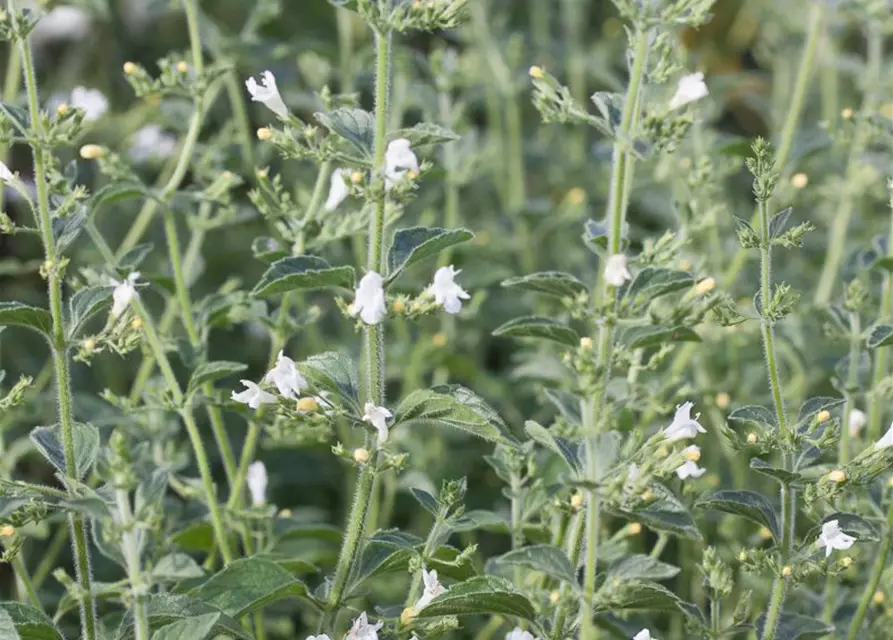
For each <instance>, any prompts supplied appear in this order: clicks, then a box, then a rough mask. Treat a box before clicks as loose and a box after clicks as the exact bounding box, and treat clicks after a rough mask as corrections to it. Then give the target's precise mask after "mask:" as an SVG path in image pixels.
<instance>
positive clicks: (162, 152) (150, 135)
mask: <svg viewBox="0 0 893 640" xmlns="http://www.w3.org/2000/svg"><path fill="white" fill-rule="evenodd" d="M176 150H177V138H176V137H175V136H172V135H171V134H169V133H166V132H165V131H164V129H162V128H161V126H160V125H157V124H147V125H146V126H145V127H142V128H141V129H139V130H138V131H137V132H136V133H135V134H133V140H131V142H130V152H129V153H130V157H131V158H132V159H133V161H134V162H146V161H147V160H150V159H152V158H167V157H170V156H172V155H173V154H174V152H175V151H176Z"/></svg>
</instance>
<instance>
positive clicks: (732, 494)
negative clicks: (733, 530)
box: [697, 491, 778, 540]
mask: <svg viewBox="0 0 893 640" xmlns="http://www.w3.org/2000/svg"><path fill="white" fill-rule="evenodd" d="M697 506H698V507H700V508H702V509H715V510H716V511H722V512H724V513H731V514H733V515H737V516H741V517H743V518H747V519H748V520H750V521H752V522H756V523H757V524H759V525H762V526H764V527H766V528H767V529H769V530H770V531H771V532H772V535H774V536H775V538H776V540H777V539H778V520H777V518H776V516H775V509H773V508H772V504H771V503H770V502H769V501H768V500H767V499H766V498H765V496H763V495H762V494H759V493H756V492H755V491H717V492H715V493H713V494H711V495H709V496H707V497H706V498H704V499H702V500H700V501H699V502H698V503H697Z"/></svg>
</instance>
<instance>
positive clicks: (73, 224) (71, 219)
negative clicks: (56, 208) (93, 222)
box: [52, 206, 87, 255]
mask: <svg viewBox="0 0 893 640" xmlns="http://www.w3.org/2000/svg"><path fill="white" fill-rule="evenodd" d="M85 224H87V208H86V207H84V206H81V207H78V208H77V209H76V210H74V211H72V212H71V213H70V214H68V215H67V216H65V217H64V218H54V219H53V222H52V228H53V238H55V239H56V252H57V253H58V254H59V255H61V254H63V253H64V252H65V250H66V249H67V248H68V247H70V246H71V245H72V244H73V243H74V241H75V240H77V238H78V236H79V235H80V234H81V230H82V229H83V228H84V225H85Z"/></svg>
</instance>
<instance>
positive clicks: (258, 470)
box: [245, 460, 267, 507]
mask: <svg viewBox="0 0 893 640" xmlns="http://www.w3.org/2000/svg"><path fill="white" fill-rule="evenodd" d="M245 482H246V483H247V484H248V492H249V493H250V494H251V504H252V505H254V506H255V507H261V506H263V505H264V503H265V502H266V500H267V468H266V467H265V466H264V463H263V462H261V461H260V460H257V461H256V462H252V463H251V464H250V465H248V473H247V474H246V475H245Z"/></svg>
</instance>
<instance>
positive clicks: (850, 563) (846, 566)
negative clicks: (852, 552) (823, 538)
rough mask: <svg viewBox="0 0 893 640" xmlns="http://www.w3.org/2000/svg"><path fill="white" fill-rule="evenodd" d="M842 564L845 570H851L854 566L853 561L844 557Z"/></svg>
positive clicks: (841, 560)
mask: <svg viewBox="0 0 893 640" xmlns="http://www.w3.org/2000/svg"><path fill="white" fill-rule="evenodd" d="M840 564H841V565H842V566H843V568H844V569H849V568H850V567H851V566H853V559H852V558H851V557H849V556H844V557H842V558H841V559H840Z"/></svg>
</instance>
